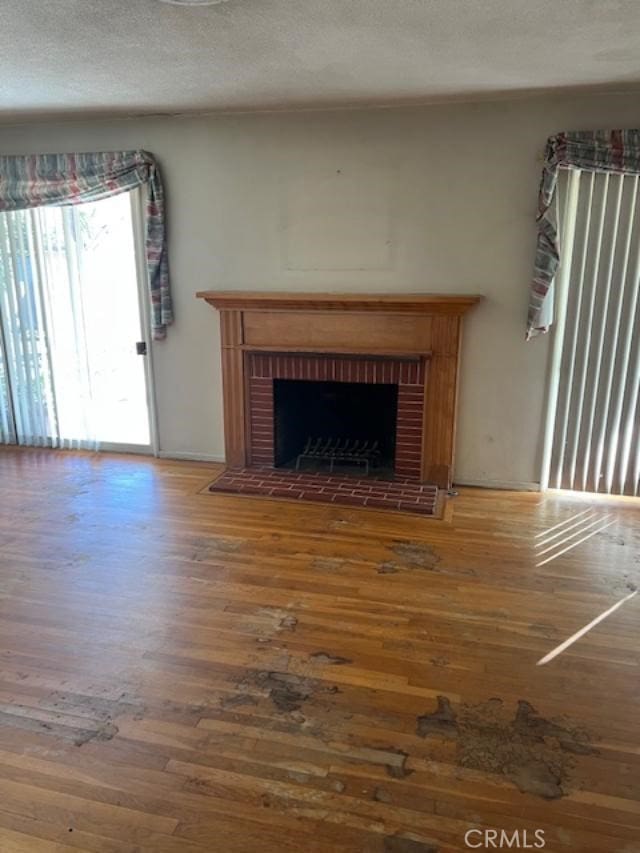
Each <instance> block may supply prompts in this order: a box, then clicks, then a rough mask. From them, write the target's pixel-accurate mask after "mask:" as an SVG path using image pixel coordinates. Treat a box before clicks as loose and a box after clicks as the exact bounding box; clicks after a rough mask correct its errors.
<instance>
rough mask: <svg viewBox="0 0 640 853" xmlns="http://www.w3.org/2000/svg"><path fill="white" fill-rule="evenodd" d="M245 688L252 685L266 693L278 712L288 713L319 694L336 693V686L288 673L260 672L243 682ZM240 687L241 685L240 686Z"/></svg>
mask: <svg viewBox="0 0 640 853" xmlns="http://www.w3.org/2000/svg"><path fill="white" fill-rule="evenodd" d="M243 684H244V685H245V686H246V685H248V684H252V685H253V686H255V687H259V688H261V689H263V690H267V691H268V696H269V698H270V699H271V701H272V702H273V704H274V705H275V706H276V708H277V709H278V710H279V711H283V712H285V713H289V712H291V711H297V710H298V709H299V708H301V707H302V705H303V703H304V702H306V701H307V699H311V698H312V697H315V696H318V695H319V694H323V693H324V694H335V693H338V688H337V687H336V686H332V685H327V684H325V683H324V682H323V681H320V680H319V679H317V678H305V677H303V676H301V675H293V674H290V673H288V672H273V671H261V672H257V673H256V674H255V676H249V677H248V678H247V679H245V680H244V682H243ZM240 686H242V685H240Z"/></svg>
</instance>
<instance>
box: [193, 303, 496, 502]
mask: <svg viewBox="0 0 640 853" xmlns="http://www.w3.org/2000/svg"><path fill="white" fill-rule="evenodd" d="M198 296H199V297H201V298H203V299H205V300H206V301H207V302H208V303H209V304H211V305H212V306H214V307H215V308H217V309H218V310H219V311H220V318H221V320H220V321H221V346H222V372H223V391H224V423H225V448H226V458H227V465H228V468H229V469H230V473H231V475H232V474H233V472H234V471H236V470H237V471H239V470H242V471H245V472H246V471H247V470H248V471H252V470H254V471H257V470H260V471H262V472H263V473H264V472H268V471H270V470H272V469H275V470H274V471H273V474H272V475H269V477H271V481H272V482H274V483H275V482H276V479H277V478H278V477H282V476H284V474H278V471H280V470H281V468H280V467H279V466H284V467H287V466H289V467H292V466H294V464H295V463H296V459H297V457H298V456H299V455H300V450H301V449H302V450H303V449H304V448H303V447H302V443H303V442H304V440H305V436H306V435H307V434H309V433H310V432H312V431H313V430H314V429H317V430H318V431H320V430H321V429H324V430H325V431H333V432H337V433H341V434H340V435H336V438H337V439H338V441H339V442H342V444H339V446H347V447H349V446H352V445H349V444H348V441H349V440H350V439H349V435H348V434H347V433H344V432H341V431H343V430H344V429H345V427H344V423H345V421H346V420H348V418H347V414H348V412H349V410H350V411H351V416H352V418H355V421H356V422H358V421H359V423H358V424H357V425H355V426H353V430H354V435H353V436H351V438H358V437H360V436H357V435H356V434H355V433H356V432H358V431H359V432H363V431H365V429H366V430H367V431H369V432H370V433H371V436H373V437H374V438H375V443H374V446H375V447H376V448H378V449H377V450H376V452H377V453H378V452H381V453H382V457H383V462H381V463H380V464H381V466H382V468H381V470H382V469H384V471H385V477H386V478H387V479H388V480H390V481H392V483H393V485H394V486H397V485H398V484H400V485H402V488H405V486H406V489H410V488H418V489H420V488H421V484H433V485H435V486H437V487H439V488H447V487H449V486H450V485H451V478H452V471H453V450H454V437H455V413H456V396H457V395H456V391H457V387H456V386H457V375H458V363H459V355H460V343H461V329H462V317H463V315H464V314H465V313H466V312H467V311H468V310H469V309H470V308H471V307H472V306H473V305H475V303H477V302H478V301H479V299H480V297H478V296H462V295H455V296H447V295H443V296H440V295H433V294H399V295H391V294H380V295H360V294H327V293H274V292H272V293H269V292H262V293H250V292H238V291H205V292H202V293H198ZM385 389H387V390H385ZM296 394H299V395H300V396H299V397H297V398H296V396H295V395H296ZM354 395H357V403H356V404H354V403H353V400H354V399H355V397H354ZM292 400H293V402H291V401H292ZM296 400H297V402H296ZM323 400H325V401H326V405H324V404H323ZM349 400H351V401H352V402H351V404H350V406H349V405H347V403H348V401H349ZM283 401H284V402H283ZM284 403H287V404H288V406H289V414H287V413H286V411H285V409H286V406H285V405H284ZM339 404H341V405H343V406H346V408H345V411H344V413H343V414H341V415H340V416H339V417H338V418H337V420H336V416H335V412H334V411H333V410H335V409H336V407H338V406H339ZM323 405H324V408H323ZM296 406H297V408H296ZM376 406H377V408H376ZM365 407H369V408H366V411H365ZM325 409H326V410H331V411H330V412H329V413H328V414H326V413H325V411H324V410H325ZM363 411H365V414H363V413H362V412H363ZM291 412H292V413H293V414H291ZM296 412H297V413H298V416H297V420H298V421H300V424H299V430H298V433H299V435H296V429H295V426H296V424H295V420H296ZM292 417H293V422H292V421H291V419H292ZM305 417H306V419H307V423H303V421H304V419H305ZM287 418H288V419H289V420H288V421H287ZM287 424H288V426H287ZM336 424H338V426H336ZM316 425H317V426H316ZM284 432H287V436H288V437H287V438H286V440H285V439H284V438H283V434H284ZM292 436H293V437H292ZM371 436H364V435H363V436H361V437H362V438H367V439H371ZM296 442H297V443H296ZM356 446H357V442H356ZM283 447H284V448H288V449H285V450H283V449H282V448H283ZM382 457H381V458H382ZM305 460H306V457H305ZM311 461H313V460H311ZM297 464H299V461H298V463H297ZM305 465H306V461H305ZM385 466H386V467H385ZM331 473H332V476H333V479H334V480H336V482H338V481H339V480H341V478H343V477H344V476H347V481H346V482H347V486H346V487H345V486H344V485H340V487H339V488H340V489H342V490H344V488H348V487H349V486H350V485H353V483H352V482H350V481H349V480H348V475H345V474H343V473H342V472H340V473H338V472H336V473H335V475H334V473H333V471H332V472H331ZM352 473H353V472H352ZM372 473H373V475H374V476H376V477H377V479H378V480H380V479H383V477H381V476H380V474H379V472H377V471H376V470H375V466H374V470H373V471H372ZM245 476H246V475H245ZM299 476H300V477H301V478H304V477H307V478H308V477H312V479H313V478H315V481H316V482H315V486H314V487H315V488H316V489H319V490H320V491H322V485H321V484H322V470H320V471H318V470H315V471H312V472H309V471H305V472H302V471H301V473H300V475H299ZM273 478H276V479H273ZM318 478H319V483H320V485H318ZM358 478H359V480H360V481H361V482H366V480H365V479H364V478H363V474H362V473H359V474H358ZM232 479H233V477H232ZM250 481H251V475H249V480H248V481H245V485H247V483H248V485H247V489H246V490H248V491H251V488H249V486H250V485H251V483H250ZM238 482H239V481H238ZM411 483H413V484H414V486H413V487H411V486H410V484H411ZM254 485H255V483H254ZM280 486H281V483H278V487H280ZM336 488H338V487H337V486H336ZM370 488H371V489H374V488H375V489H378V488H379V487H378V486H370ZM389 489H390V490H391V491H393V489H392V488H391V485H390V486H389ZM239 490H240V491H242V489H240V488H239ZM365 492H366V487H365ZM400 497H403V496H400ZM403 499H404V497H403Z"/></svg>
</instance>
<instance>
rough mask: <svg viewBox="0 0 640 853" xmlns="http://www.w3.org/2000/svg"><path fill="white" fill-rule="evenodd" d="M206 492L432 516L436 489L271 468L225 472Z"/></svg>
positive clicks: (402, 480)
mask: <svg viewBox="0 0 640 853" xmlns="http://www.w3.org/2000/svg"><path fill="white" fill-rule="evenodd" d="M209 491H210V492H230V493H233V494H240V495H256V496H261V497H269V498H288V499H289V500H302V501H316V502H318V503H330V504H340V505H345V506H361V507H369V508H372V509H387V510H401V511H403V512H414V513H417V514H419V515H429V516H433V515H435V514H436V505H437V495H438V489H437V487H436V486H431V485H421V484H420V483H416V482H415V481H414V480H412V479H409V478H406V477H405V478H398V479H395V480H376V479H374V478H371V477H368V478H366V479H357V478H355V477H350V476H348V475H346V474H345V475H336V474H332V475H329V476H327V475H324V474H299V473H297V472H296V471H285V470H283V469H274V468H258V467H254V468H241V469H236V470H229V471H225V472H224V474H222V475H221V476H220V477H218V479H217V480H216V481H215V482H214V483H212V484H211V485H210V486H209Z"/></svg>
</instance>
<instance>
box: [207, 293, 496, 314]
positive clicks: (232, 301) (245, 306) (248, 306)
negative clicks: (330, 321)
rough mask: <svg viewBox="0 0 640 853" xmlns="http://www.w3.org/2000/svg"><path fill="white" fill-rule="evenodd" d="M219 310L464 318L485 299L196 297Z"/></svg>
mask: <svg viewBox="0 0 640 853" xmlns="http://www.w3.org/2000/svg"><path fill="white" fill-rule="evenodd" d="M196 296H198V297H199V298H200V299H204V300H205V301H206V302H208V303H209V304H210V305H213V306H214V308H218V309H219V310H227V311H228V310H231V311H233V310H236V311H238V310H240V311H341V312H348V311H358V312H361V311H372V312H379V313H383V314H449V315H452V314H453V315H461V314H464V313H466V312H467V311H468V310H469V309H470V308H472V307H473V306H474V305H476V304H477V303H478V302H480V300H481V299H482V296H479V295H475V294H442V293H309V292H305V293H292V292H286V293H285V292H282V291H271V292H269V291H250V290H201V291H200V292H198V293H197V294H196Z"/></svg>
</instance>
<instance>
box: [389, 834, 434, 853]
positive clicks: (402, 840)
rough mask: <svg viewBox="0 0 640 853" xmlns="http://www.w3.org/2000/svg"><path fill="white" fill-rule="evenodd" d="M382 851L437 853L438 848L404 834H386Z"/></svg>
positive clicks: (393, 852) (392, 852)
mask: <svg viewBox="0 0 640 853" xmlns="http://www.w3.org/2000/svg"><path fill="white" fill-rule="evenodd" d="M383 850H384V853H438V848H437V847H436V846H435V845H434V844H431V843H430V842H428V841H417V840H416V839H414V838H407V837H406V836H404V835H387V836H386V837H385V839H384V847H383Z"/></svg>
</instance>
